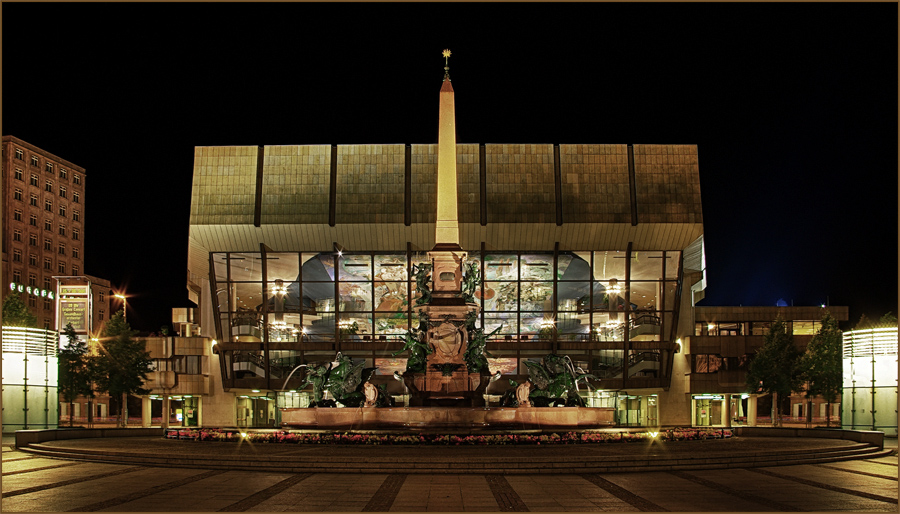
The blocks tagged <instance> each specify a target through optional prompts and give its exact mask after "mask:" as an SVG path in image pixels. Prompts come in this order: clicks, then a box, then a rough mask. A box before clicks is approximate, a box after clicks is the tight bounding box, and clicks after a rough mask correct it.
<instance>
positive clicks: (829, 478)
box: [750, 465, 898, 505]
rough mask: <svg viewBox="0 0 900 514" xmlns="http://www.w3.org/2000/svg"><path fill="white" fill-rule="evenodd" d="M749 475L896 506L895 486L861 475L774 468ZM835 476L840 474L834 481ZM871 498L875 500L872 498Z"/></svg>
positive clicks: (806, 468)
mask: <svg viewBox="0 0 900 514" xmlns="http://www.w3.org/2000/svg"><path fill="white" fill-rule="evenodd" d="M750 471H752V472H755V473H758V474H766V475H769V476H773V477H776V478H781V479H782V480H789V481H794V482H797V483H800V484H803V485H807V486H810V487H812V488H816V489H819V490H827V491H831V492H838V493H840V494H847V495H851V496H861V497H867V498H869V499H876V500H881V499H886V500H888V501H889V502H891V503H893V504H894V505H897V499H898V498H897V496H898V494H897V482H894V481H892V480H886V479H880V478H870V477H867V476H864V475H856V474H851V473H841V472H839V471H838V472H835V471H832V470H829V469H827V468H822V467H819V466H809V465H803V466H780V467H776V468H754V469H751V470H750ZM835 473H838V474H840V476H839V480H835ZM873 495H875V496H877V498H874V497H873Z"/></svg>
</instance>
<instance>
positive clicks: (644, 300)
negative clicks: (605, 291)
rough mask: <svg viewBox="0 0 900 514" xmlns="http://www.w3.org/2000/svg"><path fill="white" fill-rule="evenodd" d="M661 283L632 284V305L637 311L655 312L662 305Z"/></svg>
mask: <svg viewBox="0 0 900 514" xmlns="http://www.w3.org/2000/svg"><path fill="white" fill-rule="evenodd" d="M659 292H660V283H659V282H634V281H632V282H631V303H632V304H634V305H636V306H637V307H636V309H638V310H644V311H655V310H657V309H659V308H660V307H661V306H662V305H661V304H660V301H661V299H660V298H659Z"/></svg>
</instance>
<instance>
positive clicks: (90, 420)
mask: <svg viewBox="0 0 900 514" xmlns="http://www.w3.org/2000/svg"><path fill="white" fill-rule="evenodd" d="M87 406H88V413H87V414H88V415H87V422H88V428H94V401H93V400H90V399H89V400H88V402H87Z"/></svg>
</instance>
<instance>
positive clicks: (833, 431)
mask: <svg viewBox="0 0 900 514" xmlns="http://www.w3.org/2000/svg"><path fill="white" fill-rule="evenodd" d="M731 430H733V431H734V435H736V436H738V437H740V436H744V437H813V438H818V439H846V440H849V441H856V442H859V443H868V444H872V445H875V446H877V447H878V448H881V449H884V432H878V431H874V430H843V429H840V428H791V427H732V429H731Z"/></svg>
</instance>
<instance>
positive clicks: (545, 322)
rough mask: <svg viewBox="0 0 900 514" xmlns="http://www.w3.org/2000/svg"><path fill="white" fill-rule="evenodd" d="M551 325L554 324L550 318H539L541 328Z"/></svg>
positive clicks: (551, 326) (550, 326)
mask: <svg viewBox="0 0 900 514" xmlns="http://www.w3.org/2000/svg"><path fill="white" fill-rule="evenodd" d="M553 325H554V321H553V320H552V319H546V318H544V319H543V320H541V328H542V329H544V328H553Z"/></svg>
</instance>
